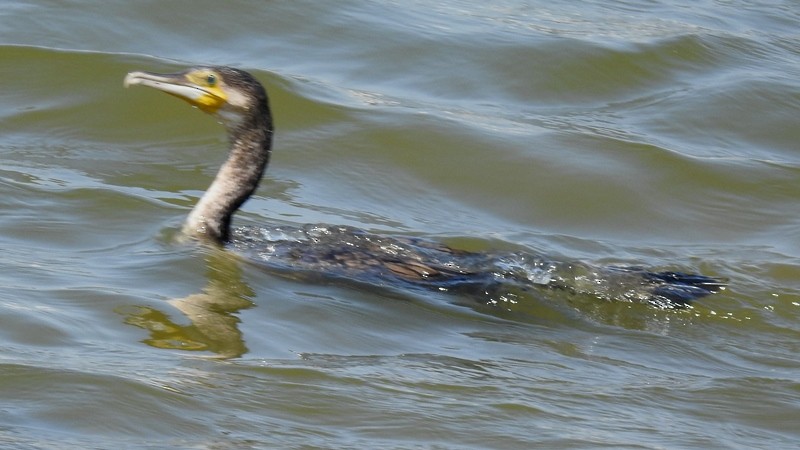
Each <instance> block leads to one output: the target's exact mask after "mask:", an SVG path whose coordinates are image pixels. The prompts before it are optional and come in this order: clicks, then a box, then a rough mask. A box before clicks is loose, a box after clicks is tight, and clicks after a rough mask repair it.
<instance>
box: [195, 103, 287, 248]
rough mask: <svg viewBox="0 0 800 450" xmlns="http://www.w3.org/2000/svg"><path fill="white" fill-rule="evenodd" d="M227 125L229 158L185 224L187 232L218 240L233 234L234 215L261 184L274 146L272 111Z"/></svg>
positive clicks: (220, 241)
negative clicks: (269, 113)
mask: <svg viewBox="0 0 800 450" xmlns="http://www.w3.org/2000/svg"><path fill="white" fill-rule="evenodd" d="M226 127H227V128H228V137H229V140H230V151H229V153H228V159H227V160H226V161H225V163H224V164H223V165H222V167H221V168H220V169H219V172H217V175H216V177H215V178H214V181H213V182H212V183H211V186H210V187H209V188H208V190H207V191H206V192H205V194H203V196H202V197H201V198H200V201H198V202H197V205H196V206H195V207H194V209H193V210H192V212H191V213H190V214H189V217H188V218H187V219H186V223H185V224H184V226H183V232H184V233H186V234H188V235H190V236H194V237H197V238H200V239H207V240H211V241H213V242H215V243H217V244H222V243H224V242H227V241H228V239H229V238H230V226H231V218H232V217H233V214H234V213H235V212H236V210H238V209H239V207H240V206H242V204H243V203H244V202H245V201H247V199H248V198H249V197H250V196H251V195H252V194H253V192H254V191H255V190H256V188H257V187H258V183H259V182H260V181H261V177H262V175H263V174H264V170H265V169H266V167H267V163H268V162H269V155H270V149H271V147H272V123H271V120H270V119H269V115H266V116H265V117H260V118H254V119H250V120H248V121H245V122H242V123H233V124H227V125H226Z"/></svg>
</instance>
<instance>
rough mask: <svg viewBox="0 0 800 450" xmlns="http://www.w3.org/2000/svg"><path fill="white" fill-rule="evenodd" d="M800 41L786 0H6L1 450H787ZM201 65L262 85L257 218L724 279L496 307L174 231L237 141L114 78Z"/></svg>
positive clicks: (798, 216)
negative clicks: (671, 291) (263, 133)
mask: <svg viewBox="0 0 800 450" xmlns="http://www.w3.org/2000/svg"><path fill="white" fill-rule="evenodd" d="M798 29H800V5H798V3H797V2H795V1H788V0H787V1H773V2H747V1H673V2H667V1H652V2H625V1H613V2H595V1H586V2H564V1H555V2H554V1H549V2H541V1H523V0H500V1H496V2H491V3H487V4H478V2H467V1H460V0H448V1H444V2H434V1H430V0H412V1H407V2H391V1H367V0H364V1H341V2H310V1H308V2H307V1H294V2H256V1H244V0H242V1H231V2H224V3H223V2H210V1H195V2H169V3H166V2H144V1H142V2H123V1H108V2H102V3H100V2H89V1H73V2H54V1H45V0H34V1H29V2H6V3H5V4H4V5H3V7H2V8H0V61H2V62H1V63H0V75H2V80H3V86H2V89H0V248H2V250H3V258H2V260H0V283H2V286H3V288H4V289H2V291H0V446H1V447H3V448H20V449H40V448H42V449H50V448H58V449H72V448H75V449H79V448H80V449H84V448H99V449H105V448H142V449H150V448H208V449H222V448H237V449H238V448H387V449H388V448H391V449H397V448H454V449H455V448H458V449H461V448H475V449H485V448H497V449H512V448H513V449H517V448H519V449H529V448H652V449H661V448H668V449H674V448H692V449H707V448H741V449H751V448H792V447H796V446H797V444H796V442H797V441H798V440H800V433H798V430H797V423H798V419H800V370H799V369H800V363H799V362H798V358H797V354H798V350H800V346H798V342H800V339H798V338H800V326H799V325H798V319H800V244H798V243H799V242H800V208H798V206H799V204H800V177H799V175H800V147H799V146H798V142H800V127H798V126H797V120H798V117H800V81H799V80H800V63H799V62H798V61H800V34H798V32H797V30H798ZM193 64H227V65H234V66H237V67H241V68H244V69H247V70H249V71H251V72H252V73H254V74H255V75H256V76H257V78H259V79H260V80H261V81H262V82H263V83H264V85H265V86H266V87H267V89H268V90H269V92H270V96H271V103H272V108H273V112H274V115H275V121H276V126H277V134H276V141H275V149H274V152H273V158H272V163H271V166H270V168H269V170H268V173H267V175H266V177H265V179H264V182H263V184H262V186H261V187H260V189H259V191H258V193H257V195H256V197H255V198H253V199H251V200H250V201H249V202H248V203H247V204H246V206H245V208H244V210H243V211H242V212H241V213H240V214H239V215H237V218H236V223H237V224H248V225H257V224H259V223H274V222H280V223H283V224H289V225H300V224H304V223H317V222H322V223H332V224H342V225H352V226H357V227H360V228H364V229H367V230H370V231H373V232H380V233H386V234H390V235H414V236H420V237H425V238H431V239H440V240H444V241H446V242H448V243H450V244H453V245H456V246H459V247H461V248H466V249H470V250H490V249H499V250H510V251H517V250H525V251H534V252H541V253H545V254H549V255H553V256H554V257H556V258H570V259H580V260H585V261H587V262H591V263H603V264H633V265H642V266H652V267H656V268H659V269H664V270H674V269H680V270H688V271H695V272H701V273H704V274H706V275H710V276H716V277H722V278H726V279H728V280H729V283H730V286H729V288H728V289H727V290H726V291H724V292H723V293H721V294H717V295H714V296H711V297H707V298H705V299H703V300H702V301H701V302H699V303H698V304H696V305H695V307H694V308H692V309H689V310H684V311H661V310H657V309H653V308H648V307H645V306H642V305H629V304H612V303H606V302H602V301H599V300H597V299H592V298H585V297H580V298H575V297H573V296H569V295H567V294H564V293H557V292H540V293H535V292H534V293H526V294H522V295H521V296H520V297H517V298H514V299H510V300H513V302H512V301H510V300H509V301H507V302H500V304H499V305H497V306H486V305H483V306H481V305H476V304H474V303H473V302H472V301H471V300H470V299H467V298H460V297H458V296H456V295H450V294H447V293H427V292H418V291H409V292H405V291H402V290H399V291H398V290H396V289H395V290H386V291H382V290H380V289H378V290H375V289H370V290H365V289H359V288H356V287H352V286H339V285H331V284H326V283H308V282H306V281H302V280H296V279H293V278H292V277H284V276H275V275H270V274H267V273H264V272H263V271H261V270H259V269H257V268H255V267H253V266H250V265H247V264H242V263H241V262H240V261H238V260H236V259H235V258H232V257H231V256H230V255H227V254H224V253H220V252H215V251H212V250H209V249H203V248H198V247H197V246H194V245H191V244H185V243H181V242H178V240H177V239H176V235H177V233H178V230H179V228H180V224H181V222H182V220H183V218H184V217H185V216H186V214H187V213H188V211H189V210H190V209H191V206H192V205H193V204H194V202H195V201H196V200H197V198H198V196H199V195H200V194H201V193H202V191H203V190H204V189H205V188H206V187H207V185H208V183H209V182H210V180H211V178H212V177H213V175H214V173H215V171H216V169H217V167H218V165H219V164H220V163H221V161H222V159H223V158H224V147H225V145H226V143H225V137H224V135H223V130H222V129H221V127H220V126H219V125H217V124H216V123H215V122H214V121H213V119H211V118H209V117H207V116H204V115H203V114H201V113H199V112H197V111H196V110H192V109H191V108H189V107H187V106H186V105H185V104H184V103H182V102H179V101H177V100H174V99H172V98H169V97H168V96H165V95H163V94H161V93H158V92H155V91H153V90H146V89H135V90H134V89H129V90H126V89H123V88H122V79H123V77H124V75H125V74H126V73H127V72H129V71H132V70H150V71H175V70H179V69H182V68H184V67H186V66H189V65H193ZM204 289H205V291H204ZM187 298H189V299H191V300H192V301H193V302H195V303H191V302H189V303H185V302H184V303H181V301H180V300H178V301H176V300H175V299H187ZM203 301H209V302H211V304H210V306H209V307H210V308H211V310H213V314H211V315H206V316H204V317H200V316H198V315H196V314H193V312H192V310H190V309H188V306H187V305H189V304H194V305H196V304H198V302H203ZM200 304H202V303H200ZM187 311H189V312H187Z"/></svg>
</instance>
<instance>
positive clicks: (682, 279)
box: [644, 272, 727, 308]
mask: <svg viewBox="0 0 800 450" xmlns="http://www.w3.org/2000/svg"><path fill="white" fill-rule="evenodd" d="M644 276H645V279H647V281H649V282H651V283H652V284H653V285H654V288H653V290H652V291H651V293H652V297H651V299H650V303H651V304H653V305H655V306H658V307H662V308H683V307H686V306H689V305H690V304H691V303H692V301H694V300H696V299H698V298H702V297H705V296H707V295H711V294H714V293H717V292H719V291H721V290H723V289H725V287H726V286H727V285H726V283H725V282H724V281H721V280H718V279H716V278H711V277H707V276H705V275H697V274H689V273H683V272H644Z"/></svg>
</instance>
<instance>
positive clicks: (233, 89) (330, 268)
mask: <svg viewBox="0 0 800 450" xmlns="http://www.w3.org/2000/svg"><path fill="white" fill-rule="evenodd" d="M124 85H125V87H128V86H132V85H142V86H149V87H152V88H155V89H157V90H160V91H163V92H166V93H168V94H170V95H173V96H175V97H178V98H181V99H183V100H185V101H187V102H188V103H189V104H191V105H192V106H195V107H197V108H199V109H200V110H201V111H203V112H205V113H208V114H210V115H212V116H214V117H215V118H216V119H217V120H218V121H219V122H220V123H221V124H222V125H223V126H224V127H225V129H226V131H227V133H228V138H229V143H230V149H229V152H228V157H227V160H226V161H225V162H224V164H223V165H222V167H221V168H220V169H219V171H218V172H217V175H216V177H215V178H214V180H213V182H212V183H211V185H210V187H209V188H208V190H207V191H206V192H205V193H204V194H203V196H202V197H201V198H200V200H199V201H198V202H197V204H196V206H195V207H194V208H193V209H192V211H191V213H190V214H189V216H188V218H187V219H186V222H185V223H184V225H183V233H184V234H185V235H188V236H191V237H194V238H197V239H199V240H201V241H205V242H209V243H211V244H214V245H220V246H227V247H229V248H232V249H233V250H234V251H237V252H240V253H243V254H245V255H246V256H249V257H250V259H253V260H254V261H255V262H256V263H257V264H259V265H261V266H264V267H267V268H268V269H270V270H273V271H277V272H282V273H288V274H291V275H292V276H305V277H310V278H316V277H323V278H330V279H340V280H346V281H354V282H358V283H366V284H369V285H373V286H387V285H388V286H392V287H404V286H417V287H424V288H431V289H436V290H441V291H456V292H465V293H471V294H476V293H477V294H480V295H483V296H484V297H487V301H488V302H495V301H496V299H495V298H493V297H492V292H497V291H498V289H502V288H503V287H504V286H511V285H513V286H516V287H520V288H522V289H528V288H534V287H537V288H548V289H564V290H568V291H571V292H573V293H577V294H587V295H593V296H596V297H599V298H602V299H607V300H619V301H628V302H639V303H650V304H653V305H656V306H659V307H666V308H671V307H676V306H684V305H687V304H689V303H690V302H691V301H692V300H694V299H696V298H699V297H703V296H706V295H708V294H711V293H714V292H718V291H719V290H721V289H723V288H724V286H725V284H724V283H723V282H721V281H719V280H716V279H714V278H710V277H706V276H703V275H693V274H687V273H682V272H653V271H649V270H646V269H642V268H637V267H617V266H613V267H595V266H593V265H591V264H588V263H584V262H575V261H572V262H561V261H554V260H551V259H548V258H546V257H543V256H541V255H537V254H532V253H527V252H511V253H502V252H499V253H492V252H488V253H483V252H469V251H464V250H459V249H454V248H451V247H448V246H446V245H444V244H441V243H437V242H434V241H429V240H425V239H420V238H413V237H392V236H383V235H378V234H373V233H369V232H366V231H364V230H360V229H356V228H353V227H346V226H331V225H306V226H302V227H289V226H265V227H237V228H232V227H231V219H232V217H233V215H234V213H235V212H236V211H237V210H238V209H239V208H240V207H241V206H242V204H244V202H245V201H247V199H248V198H249V197H250V196H251V195H252V194H253V192H254V191H255V190H256V188H257V187H258V185H259V182H260V181H261V178H262V176H263V174H264V171H265V169H266V167H267V164H268V163H269V158H270V152H271V149H272V137H273V134H274V128H273V123H272V115H271V112H270V108H269V100H268V97H267V93H266V91H265V89H264V87H263V86H262V85H261V83H259V82H258V80H256V78H255V77H254V76H253V75H251V74H250V73H248V72H246V71H244V70H240V69H236V68H231V67H222V66H209V67H194V68H191V69H188V70H186V71H183V72H179V73H173V74H158V73H152V72H130V73H128V74H127V76H126V77H125V80H124Z"/></svg>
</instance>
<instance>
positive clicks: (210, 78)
mask: <svg viewBox="0 0 800 450" xmlns="http://www.w3.org/2000/svg"><path fill="white" fill-rule="evenodd" d="M206 83H208V85H209V86H214V85H215V84H217V76H216V75H214V74H213V73H212V74H210V75H208V76H207V77H206Z"/></svg>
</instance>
